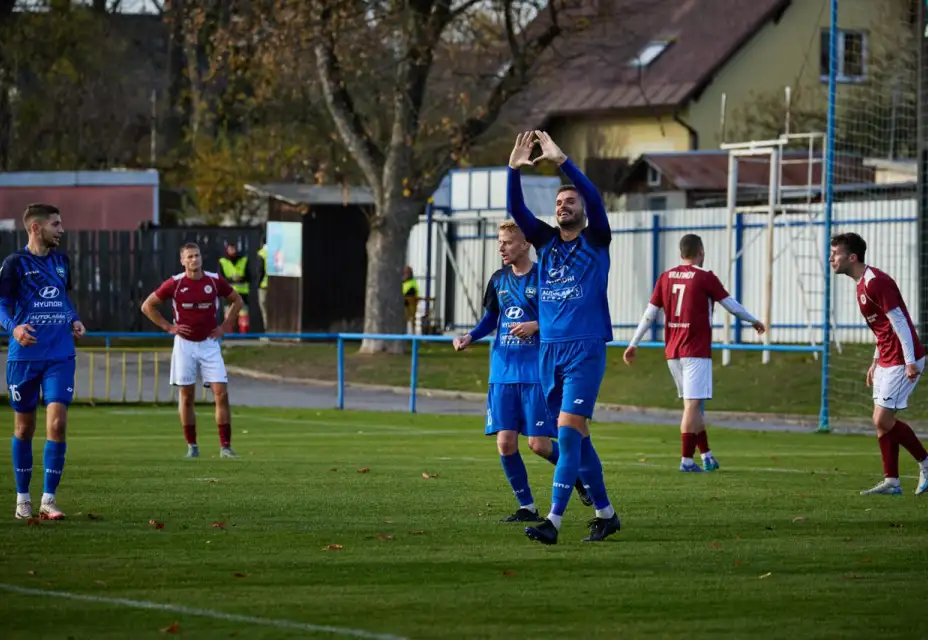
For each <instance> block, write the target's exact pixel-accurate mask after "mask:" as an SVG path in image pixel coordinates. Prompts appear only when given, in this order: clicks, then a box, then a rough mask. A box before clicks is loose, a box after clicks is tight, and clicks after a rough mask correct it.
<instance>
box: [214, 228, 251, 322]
mask: <svg viewBox="0 0 928 640" xmlns="http://www.w3.org/2000/svg"><path fill="white" fill-rule="evenodd" d="M219 273H220V274H221V275H222V277H223V278H225V279H226V280H227V281H228V282H229V284H231V285H232V290H233V291H235V292H236V293H237V294H239V295H240V296H242V302H244V303H245V304H244V306H243V307H242V309H241V311H239V312H238V315H239V319H238V326H239V331H240V332H241V333H247V331H248V310H249V306H248V293H249V290H250V289H251V274H250V273H248V257H247V256H243V255H239V252H238V247H237V246H235V243H234V242H226V255H225V256H224V257H222V258H219ZM223 306H224V307H225V310H228V305H227V304H225V303H224V304H223Z"/></svg>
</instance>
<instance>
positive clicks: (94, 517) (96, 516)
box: [87, 513, 103, 520]
mask: <svg viewBox="0 0 928 640" xmlns="http://www.w3.org/2000/svg"><path fill="white" fill-rule="evenodd" d="M87 519H88V520H103V516H98V515H97V514H95V513H88V514H87Z"/></svg>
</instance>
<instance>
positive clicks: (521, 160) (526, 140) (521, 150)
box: [509, 131, 536, 169]
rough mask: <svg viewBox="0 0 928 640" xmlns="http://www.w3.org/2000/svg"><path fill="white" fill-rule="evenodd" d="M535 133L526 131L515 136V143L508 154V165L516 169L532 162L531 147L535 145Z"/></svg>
mask: <svg viewBox="0 0 928 640" xmlns="http://www.w3.org/2000/svg"><path fill="white" fill-rule="evenodd" d="M535 142H536V140H535V133H534V132H532V131H526V132H525V133H520V134H519V135H517V136H516V144H515V146H514V147H513V148H512V153H511V154H509V167H510V168H511V169H518V168H520V167H527V166H531V165H532V164H534V163H533V162H532V157H531V156H532V149H533V148H534V147H535Z"/></svg>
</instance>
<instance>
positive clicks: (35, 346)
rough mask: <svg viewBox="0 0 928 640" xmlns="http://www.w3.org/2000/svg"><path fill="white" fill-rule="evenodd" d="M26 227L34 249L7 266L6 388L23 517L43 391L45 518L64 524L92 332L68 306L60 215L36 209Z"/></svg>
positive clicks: (3, 282)
mask: <svg viewBox="0 0 928 640" xmlns="http://www.w3.org/2000/svg"><path fill="white" fill-rule="evenodd" d="M23 225H24V226H25V227H26V230H27V231H28V233H29V242H28V244H27V245H26V248H25V249H22V250H20V251H17V252H15V253H12V254H10V255H8V256H7V257H6V259H5V260H4V261H3V265H2V266H0V324H2V325H3V328H4V329H6V330H7V331H8V332H10V333H11V334H12V336H13V338H12V340H10V346H9V352H8V354H7V365H6V383H7V388H8V389H9V394H10V404H11V405H12V407H13V411H14V415H15V419H14V427H13V474H14V476H15V478H16V514H15V515H16V517H17V518H31V517H32V500H31V498H30V497H29V482H30V480H31V479H32V437H33V435H34V434H35V411H36V407H37V406H38V404H39V391H41V392H42V400H43V402H44V403H45V406H46V414H45V425H46V426H45V433H46V436H45V437H46V439H45V455H44V458H43V462H44V464H45V492H44V493H43V494H42V503H41V507H40V508H39V517H40V518H41V519H43V520H61V519H62V518H64V513H62V511H61V509H59V508H58V505H57V504H56V502H55V492H56V490H57V489H58V483H59V482H60V481H61V473H62V471H63V470H64V454H65V448H66V444H65V432H66V430H67V423H68V406H69V405H70V404H71V399H72V397H73V395H74V366H75V352H74V338H81V337H82V336H83V335H84V325H83V324H81V321H80V318H78V316H77V312H76V311H75V309H74V306H73V305H72V304H71V301H70V300H69V299H68V294H67V292H68V291H69V290H70V289H71V265H70V263H69V262H68V256H67V255H65V254H64V253H60V252H58V251H56V250H55V249H56V248H57V247H58V245H59V244H60V243H61V235H62V234H63V233H64V228H63V227H62V226H61V215H60V213H59V211H58V209H57V208H56V207H53V206H51V205H47V204H33V205H29V206H28V207H27V208H26V212H25V214H24V215H23Z"/></svg>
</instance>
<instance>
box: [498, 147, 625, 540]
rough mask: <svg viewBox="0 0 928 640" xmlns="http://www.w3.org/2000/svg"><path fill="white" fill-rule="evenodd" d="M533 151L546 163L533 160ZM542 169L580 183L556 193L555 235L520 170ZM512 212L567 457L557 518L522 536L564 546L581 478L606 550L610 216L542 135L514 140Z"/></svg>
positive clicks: (557, 477)
mask: <svg viewBox="0 0 928 640" xmlns="http://www.w3.org/2000/svg"><path fill="white" fill-rule="evenodd" d="M536 143H537V144H539V145H540V147H541V155H540V156H538V157H537V158H535V159H534V160H533V159H532V157H531V155H532V150H533V149H534V147H535V145H536ZM544 160H548V161H551V162H554V163H556V164H557V165H558V166H559V167H560V168H561V171H563V172H564V174H565V175H566V176H567V177H568V178H569V179H570V180H571V181H572V183H573V184H571V185H565V186H563V187H561V188H560V189H559V190H558V192H557V196H556V199H555V216H556V219H557V227H552V226H551V225H549V224H546V223H545V222H542V221H540V220H538V219H537V218H536V217H535V216H534V214H532V212H531V211H529V209H528V207H527V206H526V205H525V200H524V198H523V196H522V178H521V173H520V169H521V168H522V167H524V166H529V165H533V164H538V163H539V162H541V161H544ZM507 205H508V210H509V213H510V215H512V217H513V219H514V220H515V221H516V223H517V224H518V225H519V228H520V229H522V232H523V233H524V234H525V237H526V238H527V239H528V241H529V242H531V243H532V244H533V245H534V246H535V250H536V251H537V253H538V263H539V312H538V324H539V327H540V332H541V345H540V350H539V355H540V373H541V384H542V386H543V387H544V390H545V396H546V400H547V402H548V410H549V411H550V412H551V414H552V415H557V424H558V431H557V441H558V445H559V447H560V458H559V459H558V462H557V466H556V467H555V469H554V486H553V492H552V494H553V495H552V501H551V503H552V504H551V512H550V513H549V514H548V517H547V518H546V519H545V520H544V521H543V522H542V523H541V524H539V525H537V526H533V527H527V528H526V529H525V534H526V535H527V536H528V537H529V538H531V539H532V540H537V541H538V542H541V543H543V544H556V543H557V537H558V531H559V530H560V527H561V517H562V516H563V515H564V511H565V510H566V509H567V502H568V501H569V500H570V494H571V493H572V492H573V484H574V479H575V478H576V477H577V473H578V472H579V474H580V478H581V480H582V481H583V485H584V487H586V489H587V491H589V493H590V496H591V497H592V498H593V506H594V507H595V508H596V517H595V518H594V519H593V520H591V521H590V535H589V537H587V538H585V539H584V541H586V542H599V541H602V540H605V539H606V538H607V537H608V536H610V535H612V534H614V533H616V532H617V531H619V529H620V528H621V523H620V521H619V516H618V514H616V512H615V509H614V508H613V507H612V505H611V504H610V502H609V496H608V494H607V493H606V484H605V481H604V479H603V467H602V464H601V463H600V461H599V456H598V455H597V453H596V449H594V448H593V442H592V440H591V439H590V429H589V419H590V418H591V417H592V415H593V408H594V405H595V404H596V397H597V396H598V395H599V386H600V384H601V383H602V379H603V374H604V373H605V371H606V343H607V342H609V341H610V340H612V320H611V318H610V315H609V304H608V301H607V298H606V285H607V283H608V279H609V264H610V262H609V244H610V243H611V242H612V230H611V229H610V228H609V219H608V218H607V216H606V208H605V205H604V204H603V200H602V197H601V196H600V195H599V192H598V191H597V190H596V187H595V186H593V183H592V182H590V181H589V179H588V178H587V177H586V176H585V175H583V173H582V172H581V171H580V169H578V168H577V167H576V166H575V165H574V163H573V162H571V160H570V159H569V158H568V157H567V156H566V155H565V154H564V152H563V151H561V149H560V148H559V147H558V146H557V145H556V144H555V143H554V141H553V140H552V139H551V136H549V135H548V134H547V133H545V132H543V131H529V132H526V133H522V134H519V136H518V137H517V138H516V144H515V147H513V150H512V154H511V156H510V157H509V186H508V195H507Z"/></svg>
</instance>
